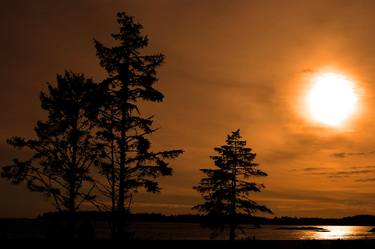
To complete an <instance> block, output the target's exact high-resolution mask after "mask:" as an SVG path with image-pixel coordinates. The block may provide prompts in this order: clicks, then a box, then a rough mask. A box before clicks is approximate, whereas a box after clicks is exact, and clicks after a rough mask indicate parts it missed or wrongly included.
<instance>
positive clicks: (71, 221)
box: [68, 121, 78, 239]
mask: <svg viewBox="0 0 375 249" xmlns="http://www.w3.org/2000/svg"><path fill="white" fill-rule="evenodd" d="M72 128H73V131H72V132H73V134H72V162H71V165H70V169H69V170H70V172H69V204H68V213H69V214H68V216H69V218H68V229H69V236H70V239H74V238H75V223H76V217H75V210H76V207H75V200H76V163H77V146H78V145H77V144H78V137H77V122H76V121H74V123H73V127H72Z"/></svg>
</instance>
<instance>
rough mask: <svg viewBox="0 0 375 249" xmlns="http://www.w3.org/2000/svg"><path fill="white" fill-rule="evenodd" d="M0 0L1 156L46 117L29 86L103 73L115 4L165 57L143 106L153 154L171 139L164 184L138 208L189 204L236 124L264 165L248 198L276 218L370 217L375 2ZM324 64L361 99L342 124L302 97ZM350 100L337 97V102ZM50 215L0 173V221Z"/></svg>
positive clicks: (141, 198) (187, 208)
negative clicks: (324, 118)
mask: <svg viewBox="0 0 375 249" xmlns="http://www.w3.org/2000/svg"><path fill="white" fill-rule="evenodd" d="M0 6H1V8H0V31H1V39H0V50H1V54H0V55H1V59H0V112H1V122H0V165H6V164H9V163H10V160H11V158H13V157H15V156H19V155H20V153H19V151H15V150H13V149H11V148H10V147H9V146H8V145H7V144H6V142H5V140H6V139H7V138H9V137H11V136H14V135H18V136H24V137H33V136H34V133H33V127H34V125H35V123H36V122H37V120H40V119H43V118H45V114H44V113H43V112H42V111H41V109H40V103H39V92H40V91H41V90H43V89H45V88H44V87H45V82H54V81H55V75H56V73H63V72H64V70H72V71H75V72H81V73H84V74H85V75H86V76H87V77H92V78H93V79H94V80H95V81H97V82H100V81H101V80H102V79H104V77H105V72H104V71H103V69H102V68H100V66H99V63H98V59H97V57H96V55H95V49H94V46H93V38H96V39H98V40H100V41H103V42H105V43H107V44H109V42H110V34H111V33H113V32H116V31H117V29H118V26H117V22H116V17H115V15H116V13H117V12H118V11H125V12H126V13H127V14H129V15H131V16H134V17H135V18H136V20H137V21H138V22H140V23H141V24H142V25H143V26H144V34H147V35H148V36H149V38H150V47H149V48H148V49H147V51H148V52H150V51H151V52H161V53H164V54H165V55H166V63H165V64H164V65H163V66H162V67H161V68H160V69H159V73H158V76H159V79H160V81H159V82H158V83H157V85H156V87H157V88H158V89H159V90H161V91H162V92H163V93H164V94H165V96H166V98H165V101H164V102H163V103H161V104H155V103H153V104H146V105H143V106H144V108H143V112H144V113H145V114H154V115H155V125H156V127H160V130H159V131H158V132H157V133H155V135H153V146H154V148H155V149H173V148H181V149H183V150H184V151H185V153H184V154H183V155H182V156H181V157H180V158H179V159H177V160H176V161H174V162H173V163H172V165H173V168H174V176H173V177H165V178H163V179H161V181H160V182H161V187H162V192H161V193H160V194H156V195H151V194H145V193H140V194H138V195H137V196H136V197H135V200H134V211H135V212H151V211H152V212H163V213H166V214H176V213H190V212H191V207H192V206H193V205H195V204H197V203H198V202H200V201H201V197H200V195H199V193H197V192H195V191H194V190H193V189H192V186H194V185H197V184H198V182H199V180H200V178H201V177H202V176H203V175H202V174H201V173H200V172H199V169H200V168H206V167H211V166H212V165H213V164H212V161H211V160H210V159H209V156H210V155H213V147H215V146H219V145H221V144H223V143H224V141H225V137H226V135H227V134H229V133H230V132H231V131H233V130H235V129H238V128H239V129H241V133H242V135H243V137H244V138H245V139H246V140H247V141H248V145H249V146H250V147H251V148H253V150H254V152H255V153H257V159H256V161H257V162H258V163H259V164H260V167H261V168H262V169H263V170H264V171H265V172H267V173H268V174H269V176H268V177H266V178H260V179H256V180H257V181H258V182H262V183H264V184H265V185H266V189H265V190H264V191H262V192H261V193H259V194H256V195H254V199H255V200H257V201H259V202H260V203H262V204H266V205H267V206H268V207H269V208H271V209H272V210H273V211H274V213H275V215H276V216H284V215H288V216H304V217H311V216H314V217H341V216H348V215H355V214H374V215H375V194H374V192H375V109H374V108H372V107H373V106H374V105H375V98H374V97H375V29H374V23H375V15H374V9H375V1H372V0H368V1H360V0H351V1H349V0H334V1H333V0H332V1H329V0H311V1H307V0H306V1H299V0H295V1H292V0H283V1H280V0H274V1H271V0H262V1H261V0H257V1H250V0H249V1H246V0H236V1H229V0H227V1H221V0H220V1H219V0H205V1H200V0H148V1H147V0H127V1H125V0H117V1H114V0H113V1H112V0H80V1H73V0H64V1H48V0H45V1H41V0H35V1H26V0H24V1H19V0H5V1H2V2H1V5H0ZM324 73H333V74H335V75H340V77H343V78H345V79H347V80H348V81H350V82H351V84H352V87H353V89H354V90H353V91H354V93H355V96H356V98H357V104H356V106H355V108H354V109H353V112H352V114H351V115H349V116H348V118H347V119H346V121H345V122H343V123H340V124H339V125H337V126H330V125H326V124H323V123H319V122H317V120H316V119H314V117H313V115H312V113H311V112H310V111H309V107H308V106H307V104H306V102H307V101H306V99H307V98H308V97H307V96H308V94H309V89H311V86H312V83H314V82H313V81H314V79H315V78H316V77H319V75H322V74H324ZM345 101H346V100H345ZM49 210H52V209H51V206H50V205H49V203H48V202H46V201H45V200H44V199H43V197H41V196H40V195H39V194H37V193H30V192H29V191H28V190H27V189H26V188H25V187H21V186H14V185H11V184H10V183H8V182H6V181H5V180H4V179H0V217H35V216H37V215H38V214H40V213H42V212H45V211H49Z"/></svg>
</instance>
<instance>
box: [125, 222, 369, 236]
mask: <svg viewBox="0 0 375 249" xmlns="http://www.w3.org/2000/svg"><path fill="white" fill-rule="evenodd" d="M280 227H283V228H295V227H306V226H285V225H284V226H283V225H263V226H261V227H260V228H256V229H254V228H253V226H249V225H245V226H244V227H243V229H242V232H238V235H240V237H241V238H243V239H245V238H247V239H252V238H255V239H257V240H313V239H317V240H337V239H341V240H355V239H375V232H369V230H370V229H371V228H373V227H371V226H325V225H322V226H308V227H316V228H323V229H324V230H325V231H324V232H320V231H313V230H287V229H282V230H280V229H278V228H280ZM132 230H133V231H134V232H135V234H136V235H138V236H137V237H138V238H140V239H186V240H190V239H194V240H200V239H203V240H205V239H209V237H210V230H208V229H203V228H201V227H200V225H199V224H176V223H135V224H133V225H132ZM226 236H227V234H226V233H222V234H219V236H218V237H217V238H216V239H227V237H226Z"/></svg>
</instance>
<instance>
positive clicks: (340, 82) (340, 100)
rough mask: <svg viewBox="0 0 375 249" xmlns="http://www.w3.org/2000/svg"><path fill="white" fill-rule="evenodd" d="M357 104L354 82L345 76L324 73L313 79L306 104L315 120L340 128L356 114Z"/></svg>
mask: <svg viewBox="0 0 375 249" xmlns="http://www.w3.org/2000/svg"><path fill="white" fill-rule="evenodd" d="M357 103H358V96H357V94H356V91H355V85H354V82H353V81H352V80H349V79H347V78H346V77H345V76H344V75H342V74H338V73H322V74H318V75H316V76H315V77H313V78H312V86H311V88H310V90H309V91H308V94H307V96H306V104H307V109H308V111H309V113H310V115H311V117H312V118H313V120H315V121H317V122H319V123H321V124H324V125H327V126H330V127H339V126H341V125H342V124H343V123H344V122H345V121H346V120H348V119H349V118H350V116H352V114H354V113H355V111H356V110H357Z"/></svg>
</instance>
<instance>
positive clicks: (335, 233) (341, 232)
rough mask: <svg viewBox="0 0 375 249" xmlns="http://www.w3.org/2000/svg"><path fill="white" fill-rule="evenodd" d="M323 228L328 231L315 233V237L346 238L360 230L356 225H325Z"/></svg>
mask: <svg viewBox="0 0 375 249" xmlns="http://www.w3.org/2000/svg"><path fill="white" fill-rule="evenodd" d="M323 228H325V229H327V230H328V231H329V232H323V233H317V234H316V236H317V239H347V238H348V237H351V236H353V235H355V234H358V233H359V232H360V231H358V227H356V226H325V227H323Z"/></svg>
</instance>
